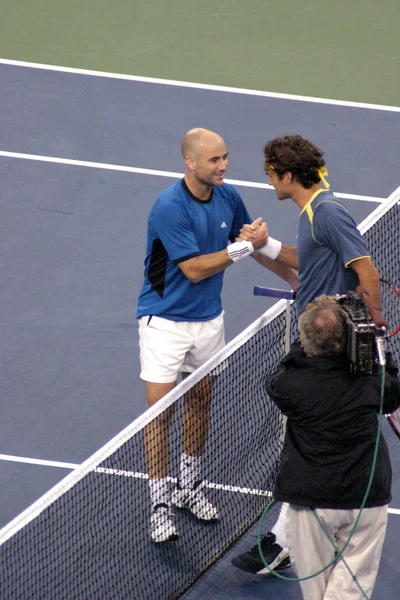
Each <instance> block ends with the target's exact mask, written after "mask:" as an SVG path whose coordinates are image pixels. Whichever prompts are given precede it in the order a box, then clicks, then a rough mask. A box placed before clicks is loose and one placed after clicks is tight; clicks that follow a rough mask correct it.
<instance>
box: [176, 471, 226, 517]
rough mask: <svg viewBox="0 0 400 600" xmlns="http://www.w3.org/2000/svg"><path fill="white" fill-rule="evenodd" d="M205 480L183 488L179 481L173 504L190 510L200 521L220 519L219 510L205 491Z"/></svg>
mask: <svg viewBox="0 0 400 600" xmlns="http://www.w3.org/2000/svg"><path fill="white" fill-rule="evenodd" d="M204 486H205V483H204V481H198V482H197V483H196V484H195V486H194V487H193V488H181V487H180V485H179V483H178V484H177V487H176V488H175V490H174V491H173V492H172V504H173V505H174V506H176V507H177V508H183V509H186V510H188V511H189V512H190V513H191V514H192V515H193V516H194V517H196V519H199V520H200V521H210V522H212V521H218V520H219V513H218V510H217V509H216V508H215V506H213V505H212V504H211V502H210V501H209V500H208V499H207V497H206V496H205V494H204V492H203V488H204Z"/></svg>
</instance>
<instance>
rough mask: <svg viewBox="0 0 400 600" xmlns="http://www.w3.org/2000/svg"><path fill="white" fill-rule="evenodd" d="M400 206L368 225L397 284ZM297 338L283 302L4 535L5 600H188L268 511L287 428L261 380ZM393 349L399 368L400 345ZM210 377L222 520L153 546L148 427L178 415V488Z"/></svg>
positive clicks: (212, 487) (214, 488)
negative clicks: (191, 425) (185, 430)
mask: <svg viewBox="0 0 400 600" xmlns="http://www.w3.org/2000/svg"><path fill="white" fill-rule="evenodd" d="M399 199H400V188H399V189H398V190H396V192H394V193H393V194H392V195H391V196H390V197H389V198H388V200H387V201H386V202H385V203H383V204H382V205H381V206H379V207H378V209H377V210H376V211H374V213H373V214H372V215H371V216H370V217H369V218H368V219H366V221H364V222H363V224H362V225H361V226H360V229H361V231H362V233H363V234H364V235H365V237H366V240H367V243H368V245H369V247H370V248H371V252H372V255H373V258H374V260H375V262H376V263H377V265H378V268H379V269H380V270H381V273H382V274H383V275H384V276H385V277H386V278H387V279H389V280H390V281H392V282H393V283H394V284H397V285H398V284H399V260H398V257H399V255H400V249H399V241H398V238H399V236H398V231H399ZM383 311H384V314H385V316H386V318H387V319H389V320H398V319H399V315H398V309H397V304H396V303H392V302H391V301H389V300H387V299H386V298H385V299H384V308H383ZM389 313H390V314H389ZM392 313H394V314H392ZM295 337H297V326H296V319H295V315H294V307H293V305H292V306H290V305H289V303H287V302H285V301H283V300H282V301H280V302H278V303H277V304H276V305H275V306H274V307H272V308H271V309H270V310H269V311H267V312H266V313H264V314H263V315H262V316H261V317H260V318H259V319H258V320H257V321H255V322H254V323H253V324H252V325H251V326H250V327H248V328H247V329H246V330H245V331H244V332H242V334H241V335H239V336H238V337H237V338H235V340H233V341H232V342H231V343H230V344H228V345H227V346H226V347H225V348H224V349H223V350H221V352H219V353H218V354H217V355H216V356H215V357H213V358H212V359H210V360H209V361H208V362H207V363H205V364H204V365H203V367H201V368H200V369H198V370H197V371H196V372H195V373H194V374H193V375H191V376H190V377H188V378H187V379H186V380H184V381H183V382H182V383H181V384H180V385H179V386H177V388H175V390H173V391H172V392H171V393H170V394H168V395H167V396H165V398H163V399H162V400H161V401H160V402H158V403H157V405H155V406H153V407H152V408H151V409H149V410H148V411H146V413H144V414H143V415H142V416H141V417H139V418H138V419H137V420H136V421H134V422H133V423H132V424H131V425H129V426H128V427H127V428H126V429H125V430H123V431H122V432H121V433H120V434H119V435H118V436H116V437H115V438H114V439H113V440H111V441H110V442H109V443H108V444H107V445H105V446H104V447H103V448H101V449H100V450H99V451H98V452H96V453H95V454H94V455H93V456H91V457H90V458H89V459H88V460H87V461H85V462H84V463H83V464H82V465H81V466H80V467H78V468H77V469H76V470H75V471H73V472H72V473H71V474H70V475H68V476H67V477H66V478H64V479H63V480H62V481H61V482H60V483H59V484H57V485H56V486H55V487H54V488H53V489H52V490H50V491H49V492H48V493H47V494H45V495H44V496H43V497H42V498H40V499H39V500H38V501H37V502H36V503H34V504H33V505H32V506H31V507H29V508H28V509H27V510H26V511H24V512H23V513H21V515H19V516H18V517H17V518H16V519H14V520H13V521H12V522H11V523H9V524H8V525H7V526H6V527H4V528H3V529H2V530H1V531H0V560H1V566H0V570H1V576H0V586H1V588H0V596H1V598H4V599H7V600H8V599H10V600H11V599H12V600H29V599H32V600H38V599H40V600H47V599H48V600H50V599H51V600H56V599H60V600H62V599H68V600H70V599H71V598H77V599H81V598H82V599H83V598H85V599H93V600H99V599H103V598H107V599H108V598H124V599H132V600H133V599H134V600H153V599H154V600H172V599H174V598H179V596H181V595H182V594H183V593H184V592H185V590H187V589H188V587H190V585H191V584H192V583H193V582H194V581H195V580H196V579H197V578H198V577H199V576H200V575H201V574H202V573H203V572H204V571H205V570H206V569H207V568H208V567H210V566H211V565H212V564H213V563H214V562H215V561H216V560H217V559H218V558H219V557H220V556H221V555H222V554H223V553H224V552H225V551H226V550H227V549H228V548H229V546H230V545H231V544H232V543H233V542H234V541H235V540H236V539H238V538H239V537H240V536H241V535H242V534H243V533H244V532H245V531H246V530H247V529H248V528H249V527H250V526H251V525H252V524H253V523H254V522H255V521H256V520H257V519H258V517H259V516H260V514H261V512H262V511H263V509H264V508H265V506H266V504H267V502H268V499H269V497H270V495H271V494H270V490H271V489H272V488H273V485H274V481H275V477H276V473H277V469H278V466H279V455H280V448H281V440H282V421H281V418H280V415H279V412H278V411H277V409H276V407H275V405H274V404H273V403H272V402H271V401H270V399H269V398H268V396H267V394H266V393H265V391H264V389H263V380H264V378H265V375H266V374H268V373H271V372H272V371H273V370H274V369H275V368H276V366H277V365H278V363H279V360H280V358H281V357H282V355H283V353H284V352H285V350H286V349H287V346H288V342H289V340H291V339H293V338H295ZM393 340H394V341H393V344H392V345H393V348H392V349H393V351H394V354H395V356H396V358H397V359H399V356H400V348H399V342H398V340H397V339H395V338H393ZM210 378H211V380H212V403H211V419H210V426H209V432H208V439H207V443H206V447H205V452H204V459H203V462H204V469H203V473H202V475H203V478H204V480H205V481H206V487H207V496H208V498H209V499H210V500H211V501H212V503H213V504H214V505H215V506H217V507H218V510H219V512H220V514H221V520H220V521H219V522H218V523H214V524H204V523H200V522H197V521H194V520H191V519H190V518H189V516H187V515H186V514H182V513H180V514H177V516H176V525H177V529H178V530H179V532H180V534H181V538H180V540H179V542H177V543H176V544H170V543H168V544H152V543H151V541H150V537H149V532H148V525H149V514H150V498H149V493H148V480H147V475H146V462H145V456H144V451H143V441H144V430H145V428H146V426H147V425H149V423H151V422H152V421H153V420H154V419H155V418H157V417H158V416H159V415H161V414H162V413H163V412H164V411H166V410H167V409H168V408H169V407H172V406H173V407H174V408H175V413H174V417H173V421H172V425H171V434H170V471H169V472H170V483H171V486H172V485H174V482H175V481H176V478H177V476H178V470H179V462H180V455H181V450H182V426H181V422H182V413H183V410H184V403H185V400H184V398H185V394H186V393H187V392H189V391H190V390H191V389H193V386H201V385H202V384H203V383H204V382H206V383H205V384H206V385H209V383H210Z"/></svg>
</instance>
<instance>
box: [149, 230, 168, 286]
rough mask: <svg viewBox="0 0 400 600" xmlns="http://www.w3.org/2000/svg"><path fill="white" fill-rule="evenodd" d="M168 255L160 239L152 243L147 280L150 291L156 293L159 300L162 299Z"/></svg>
mask: <svg viewBox="0 0 400 600" xmlns="http://www.w3.org/2000/svg"><path fill="white" fill-rule="evenodd" d="M167 260H168V254H167V251H166V249H165V248H164V246H163V243H162V241H161V240H160V239H156V240H154V242H153V247H152V249H151V257H150V265H149V271H148V275H147V276H148V278H149V281H150V283H151V287H152V289H153V290H154V291H155V292H157V294H158V295H159V296H160V298H163V297H164V287H165V273H166V270H167Z"/></svg>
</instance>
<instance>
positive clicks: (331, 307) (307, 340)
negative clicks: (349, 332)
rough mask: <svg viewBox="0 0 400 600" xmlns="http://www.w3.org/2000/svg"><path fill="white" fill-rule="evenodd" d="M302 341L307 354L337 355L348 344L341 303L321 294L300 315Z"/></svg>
mask: <svg viewBox="0 0 400 600" xmlns="http://www.w3.org/2000/svg"><path fill="white" fill-rule="evenodd" d="M299 329H300V341H301V345H302V346H303V350H304V352H305V353H306V354H307V356H336V355H338V354H342V353H343V352H344V350H345V344H346V324H345V319H344V313H343V311H342V309H341V307H340V304H338V303H337V302H336V300H335V299H334V298H333V297H330V296H320V297H319V298H317V299H316V300H314V302H311V303H310V304H307V307H306V310H305V311H304V312H303V313H302V314H301V315H300V317H299Z"/></svg>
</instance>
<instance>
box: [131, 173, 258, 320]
mask: <svg viewBox="0 0 400 600" xmlns="http://www.w3.org/2000/svg"><path fill="white" fill-rule="evenodd" d="M251 222H252V221H251V219H250V216H249V214H248V212H247V210H246V208H245V206H244V203H243V201H242V199H241V197H240V196H239V194H238V192H237V191H236V190H235V189H234V188H233V187H232V186H231V185H228V184H226V183H224V184H222V185H221V186H214V187H213V189H212V195H211V198H210V200H208V201H206V202H202V201H200V200H198V199H196V198H195V197H194V196H193V195H192V194H191V192H190V191H189V189H188V187H187V186H186V183H185V182H184V180H183V179H181V180H180V181H178V182H177V183H176V184H175V185H173V186H171V187H169V188H167V189H166V190H164V191H163V192H162V193H161V194H160V196H159V197H158V198H157V200H156V202H155V204H154V206H153V207H152V209H151V211H150V214H149V218H148V227H147V248H146V258H145V263H144V265H145V268H144V283H143V286H142V289H141V292H140V295H139V300H138V307H137V318H140V317H142V316H144V315H156V316H160V317H164V318H165V319H170V320H172V321H208V320H210V319H214V318H215V317H217V316H218V315H219V314H220V313H221V311H222V304H221V290H222V282H223V276H224V272H223V271H221V272H220V273H217V274H216V275H212V276H211V277H207V279H203V280H202V281H200V282H199V283H192V282H191V281H190V280H189V279H188V278H187V277H185V275H184V274H183V272H182V271H181V269H180V268H179V266H178V265H179V263H180V262H182V261H184V260H188V259H189V258H192V257H194V256H200V255H202V254H210V253H212V252H218V251H220V250H223V249H224V248H226V247H227V245H228V242H229V241H231V242H234V241H235V238H236V237H237V236H238V235H239V231H240V228H241V227H242V226H243V224H244V223H251Z"/></svg>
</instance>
